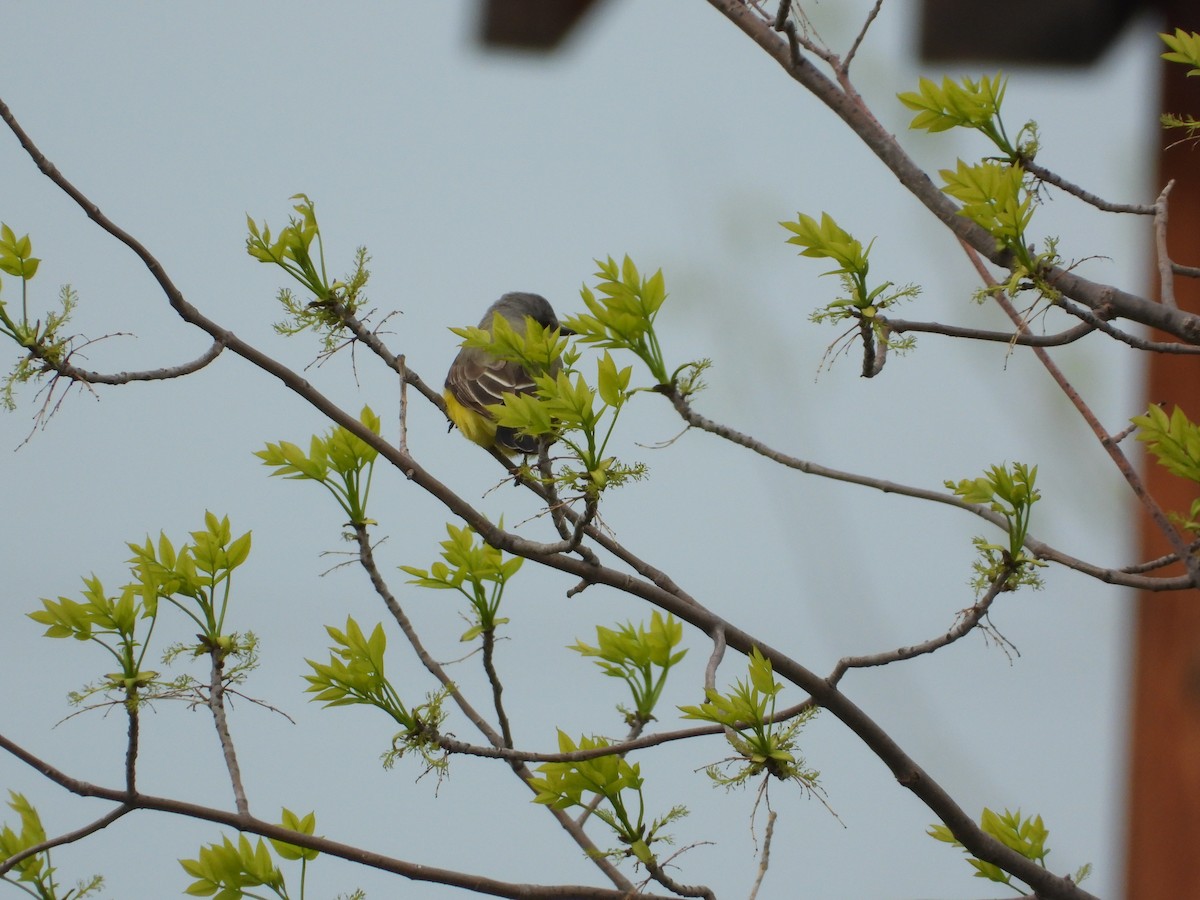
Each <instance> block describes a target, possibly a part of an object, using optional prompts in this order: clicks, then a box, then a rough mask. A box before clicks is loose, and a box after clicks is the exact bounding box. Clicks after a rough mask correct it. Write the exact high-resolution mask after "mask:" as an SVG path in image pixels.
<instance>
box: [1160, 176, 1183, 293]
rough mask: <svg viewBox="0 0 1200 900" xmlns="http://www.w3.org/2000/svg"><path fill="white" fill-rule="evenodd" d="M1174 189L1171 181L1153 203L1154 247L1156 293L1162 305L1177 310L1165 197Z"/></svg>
mask: <svg viewBox="0 0 1200 900" xmlns="http://www.w3.org/2000/svg"><path fill="white" fill-rule="evenodd" d="M1173 187H1175V181H1174V180H1173V179H1172V180H1171V181H1168V182H1167V186H1166V187H1165V188H1163V189H1162V193H1161V194H1159V195H1158V200H1157V201H1155V203H1154V247H1155V251H1156V252H1155V256H1156V258H1157V260H1158V291H1159V297H1160V298H1161V299H1162V302H1163V304H1164V305H1166V306H1169V307H1171V308H1172V309H1178V308H1179V305H1178V304H1177V303H1176V302H1175V271H1174V270H1173V269H1172V268H1171V257H1170V255H1169V254H1168V253H1167V195H1168V194H1170V193H1171V188H1173Z"/></svg>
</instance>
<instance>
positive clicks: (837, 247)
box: [779, 212, 921, 352]
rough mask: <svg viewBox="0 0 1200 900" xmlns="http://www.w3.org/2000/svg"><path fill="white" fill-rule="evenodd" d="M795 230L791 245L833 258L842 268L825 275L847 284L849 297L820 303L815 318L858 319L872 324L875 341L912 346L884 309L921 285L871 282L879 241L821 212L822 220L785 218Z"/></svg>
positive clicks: (800, 216) (900, 347) (799, 216)
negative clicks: (867, 239)
mask: <svg viewBox="0 0 1200 900" xmlns="http://www.w3.org/2000/svg"><path fill="white" fill-rule="evenodd" d="M779 224H780V225H782V226H783V227H784V228H786V229H787V230H788V231H790V232H791V233H792V236H791V237H790V238H788V240H787V242H788V243H789V244H795V245H796V246H798V247H801V248H803V249H802V250H801V251H800V255H801V256H807V257H810V258H812V259H829V260H832V261H833V262H834V263H836V265H837V267H836V268H834V269H830V270H829V271H828V272H822V273H821V274H822V275H836V276H837V277H838V279H839V280H840V281H841V282H842V286H843V288H844V289H845V291H846V295H845V296H843V297H839V298H837V299H836V300H834V301H832V302H831V303H828V304H826V305H825V306H823V307H820V308H819V309H817V310H816V311H814V312H813V313H812V317H811V318H812V321H814V322H817V323H822V322H842V321H846V320H853V321H856V322H858V323H859V324H860V325H862V326H866V327H869V328H870V330H871V333H872V334H873V336H874V339H875V340H876V341H879V342H881V343H884V344H886V345H887V346H888V348H889V349H891V350H895V351H898V352H905V351H907V350H911V349H912V348H913V347H914V346H915V345H916V342H915V341H914V339H913V338H912V337H911V336H908V337H900V338H898V337H895V336H893V335H892V334H891V332H890V331H889V330H888V329H887V327H886V325H885V324H884V322H883V321H882V320H881V319H880V318H879V313H881V312H882V311H883V310H886V309H888V308H890V307H892V306H895V305H897V304H898V303H900V302H902V301H905V300H910V299H912V298H913V297H916V296H917V294H919V293H920V291H921V289H920V288H919V287H917V286H916V285H912V284H909V285H905V286H904V287H900V288H896V289H894V290H893V286H894V283H893V282H891V281H884V282H881V283H880V284H877V285H874V286H872V285H871V283H870V282H869V280H868V273H869V272H870V269H871V262H870V259H869V257H870V253H871V247H872V246H873V245H874V243H875V242H874V241H873V240H872V241H871V243H869V244H867V246H866V247H864V246H863V245H862V242H861V241H860V240H858V239H857V238H856V237H854V236H853V235H852V234H850V232H848V231H846V230H845V229H844V228H842V227H841V226H840V225H838V223H837V222H836V221H834V219H833V217H832V216H830V215H829V213H824V212H823V213H821V219H820V221H819V222H818V221H817V220H816V219H814V218H813V217H812V216H809V215H806V214H804V213H798V214H797V216H796V221H794V222H780V223H779Z"/></svg>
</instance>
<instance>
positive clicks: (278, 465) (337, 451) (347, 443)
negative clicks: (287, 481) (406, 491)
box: [254, 406, 380, 525]
mask: <svg viewBox="0 0 1200 900" xmlns="http://www.w3.org/2000/svg"><path fill="white" fill-rule="evenodd" d="M358 419H359V421H360V422H362V423H363V424H364V425H365V426H366V427H367V428H369V429H370V430H371V431H372V432H373V433H375V434H379V428H380V421H379V416H377V415H375V413H374V412H373V411H372V410H371V407H369V406H364V407H363V408H362V412H360V413H359V416H358ZM254 455H255V456H257V457H258V458H259V459H261V460H262V461H263V464H264V465H267V466H271V467H272V468H274V469H275V471H274V472H272V473H271V474H272V475H273V476H274V475H278V476H281V477H283V478H294V479H307V480H309V481H315V482H317V483H318V484H321V485H323V486H324V487H325V489H326V490H328V491H329V493H330V494H332V495H333V498H334V499H335V500H336V501H337V503H338V505H339V506H340V507H341V508H342V510H343V511H344V512H345V513H346V515H347V516H348V517H349V521H350V524H352V525H367V524H371V520H370V519H368V518H367V500H368V498H369V497H370V494H371V475H372V474H373V473H374V471H375V458H376V457H377V456H378V455H379V451H377V450H376V449H375V448H374V447H372V446H371V445H369V444H367V443H366V442H365V441H363V440H362V439H361V438H359V437H358V436H357V435H355V434H353V433H351V432H350V431H347V430H346V429H345V428H343V427H342V426H340V425H337V426H335V427H334V428H332V429H331V430H330V431H329V432H328V433H326V434H325V436H324V437H321V436H318V435H313V436H312V438H311V440H310V441H309V445H308V453H305V452H304V451H303V450H301V449H300V448H299V447H298V446H297V445H295V444H293V443H291V442H290V441H280V442H279V443H278V444H267V446H266V448H265V449H263V450H256V451H255V453H254Z"/></svg>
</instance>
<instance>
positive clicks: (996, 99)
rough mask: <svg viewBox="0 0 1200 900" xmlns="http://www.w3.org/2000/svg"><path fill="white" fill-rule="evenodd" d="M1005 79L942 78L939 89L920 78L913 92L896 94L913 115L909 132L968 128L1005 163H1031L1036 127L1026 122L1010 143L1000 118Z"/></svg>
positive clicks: (1034, 147) (986, 77)
mask: <svg viewBox="0 0 1200 900" xmlns="http://www.w3.org/2000/svg"><path fill="white" fill-rule="evenodd" d="M1007 86H1008V79H1007V78H1005V77H1004V76H1003V75H1001V74H1000V73H996V75H994V76H992V77H990V78H989V77H988V76H987V75H984V76H983V77H982V78H980V79H979V81H974V80H972V79H970V78H963V79H962V80H961V81H958V82H956V81H953V80H951V79H950V78H943V79H942V83H941V84H940V85H939V84H938V83H937V82H935V81H931V80H930V79H928V78H922V79H921V80H920V82H919V83H918V85H917V90H916V91H909V92H906V93H903V94H897V97H898V98H899V99H900V102H901V103H903V104H904V105H905V106H907V107H908V108H909V109H915V110H917V115H916V116H915V117H914V118H913V120H912V121H911V122H910V123H909V124H908V127H909V128H912V129H920V130H923V131H928V132H931V133H932V132H938V131H949V130H950V129H951V128H970V129H973V130H975V131H978V132H979V133H980V134H982V135H984V136H985V137H987V139H988V140H989V141H991V142H992V143H993V144H995V145H996V149H998V150H999V151H1000V152H1001V153H1003V154H1004V159H1005V161H1006V162H1009V163H1015V162H1017V161H1018V160H1022V159H1033V157H1034V154H1036V153H1037V126H1036V125H1035V124H1034V123H1033V122H1027V123H1026V124H1025V125H1024V126H1023V127H1022V128H1021V130H1020V131H1019V132H1018V133H1017V139H1016V141H1015V142H1014V141H1010V140H1009V138H1008V134H1007V132H1006V131H1005V128H1004V122H1003V120H1002V119H1001V118H1000V104H1001V103H1003V102H1004V90H1005V88H1006V87H1007Z"/></svg>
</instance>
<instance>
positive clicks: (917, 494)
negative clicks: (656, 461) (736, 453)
mask: <svg viewBox="0 0 1200 900" xmlns="http://www.w3.org/2000/svg"><path fill="white" fill-rule="evenodd" d="M659 392H660V393H662V394H664V395H666V396H667V397H668V398H669V399H670V401H671V403H672V404H673V405H674V406H675V409H676V411H677V412H678V413H679V414H680V416H682V417H683V420H684V421H685V422H687V423H688V424H689V425H691V426H693V427H695V428H699V429H700V430H702V431H707V432H709V433H710V434H714V435H716V436H717V437H720V438H723V439H725V440H727V441H730V442H732V443H735V444H738V445H740V446H742V447H745V448H746V449H748V450H752V451H753V452H755V453H757V454H759V455H760V456H764V457H766V458H767V459H770V460H773V461H775V462H777V463H779V464H780V465H782V466H786V467H787V468H789V469H795V470H796V471H798V472H803V473H805V474H806V475H815V476H817V477H820V478H828V479H830V480H832V481H843V482H846V483H847V484H857V485H860V486H862V487H867V488H871V489H873V490H877V491H882V492H883V493H885V494H899V495H901V496H904V497H912V498H914V499H917V500H928V501H930V502H932V503H941V504H944V505H946V506H953V507H954V508H956V509H961V510H964V511H965V512H969V513H971V514H972V515H975V516H978V517H979V518H981V519H984V520H985V521H988V522H991V523H992V524H993V525H995V526H996V527H998V528H1002V529H1003V528H1007V525H1006V523H1005V521H1004V517H1003V516H1001V515H1000V514H999V513H996V512H993V511H992V510H990V509H988V508H987V507H986V506H981V505H979V504H974V503H967V502H966V501H964V500H962V499H960V498H959V497H956V496H955V495H953V494H950V493H947V492H945V491H934V490H930V489H928V488H920V487H914V486H912V485H907V484H900V483H898V482H894V481H888V480H886V479H883V478H876V477H874V476H870V475H860V474H858V473H857V472H845V471H842V470H840V469H833V468H830V467H829V466H823V465H821V464H820V463H815V462H811V461H809V460H805V459H799V458H798V457H795V456H791V455H790V454H787V453H783V452H781V451H779V450H776V449H774V448H773V447H769V446H768V445H766V444H764V443H763V442H761V441H759V440H757V439H756V438H752V437H750V436H749V435H747V434H744V433H742V432H740V431H737V430H736V429H734V428H730V427H729V426H727V425H723V424H721V423H719V422H714V421H713V420H712V419H709V418H708V417H706V416H703V415H701V414H700V413H698V412H696V411H695V410H694V409H692V407H691V404H690V403H688V401H687V398H685V397H682V396H680V394H679V392H678V391H676V390H675V389H674V388H673V387H672V386H670V385H664V386H662V387H661V388H659ZM1025 548H1026V549H1027V550H1028V551H1029V552H1030V553H1031V554H1033V556H1035V557H1037V558H1038V559H1041V560H1049V561H1050V562H1054V563H1058V564H1059V565H1061V566H1064V567H1066V568H1068V569H1074V570H1075V571H1077V572H1082V573H1084V574H1085V575H1090V576H1092V577H1093V578H1096V579H1098V580H1099V581H1103V582H1104V583H1105V584H1119V585H1123V586H1125V587H1132V588H1137V589H1138V590H1146V591H1179V590H1186V589H1187V588H1190V587H1192V586H1193V585H1192V581H1191V579H1190V577H1188V576H1179V577H1174V578H1148V577H1144V576H1138V575H1131V574H1128V573H1126V572H1125V571H1123V570H1121V569H1112V568H1106V567H1103V566H1098V565H1095V564H1094V563H1090V562H1087V561H1086V560H1082V559H1078V558H1076V557H1074V556H1071V555H1070V554H1067V553H1064V552H1062V551H1061V550H1058V549H1056V548H1054V547H1052V546H1050V545H1049V544H1046V543H1044V542H1042V541H1039V540H1037V539H1036V538H1033V537H1030V536H1027V537H1026V538H1025Z"/></svg>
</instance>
